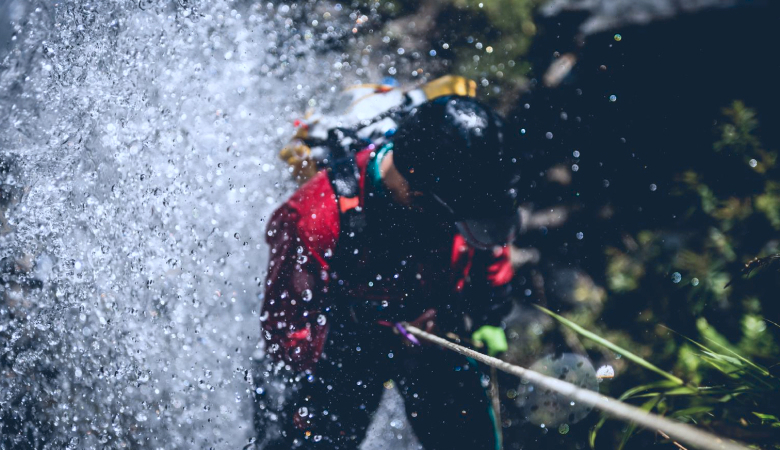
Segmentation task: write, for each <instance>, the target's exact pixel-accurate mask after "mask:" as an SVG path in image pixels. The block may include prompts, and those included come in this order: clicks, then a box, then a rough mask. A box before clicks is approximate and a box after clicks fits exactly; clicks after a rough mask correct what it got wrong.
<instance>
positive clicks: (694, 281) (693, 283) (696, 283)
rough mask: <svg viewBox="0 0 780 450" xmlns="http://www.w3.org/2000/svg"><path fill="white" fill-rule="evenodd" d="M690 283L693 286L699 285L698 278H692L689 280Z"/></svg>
mask: <svg viewBox="0 0 780 450" xmlns="http://www.w3.org/2000/svg"><path fill="white" fill-rule="evenodd" d="M691 284H692V285H694V286H698V285H699V279H698V278H693V279H692V280H691Z"/></svg>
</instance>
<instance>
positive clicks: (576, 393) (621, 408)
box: [404, 324, 750, 450]
mask: <svg viewBox="0 0 780 450" xmlns="http://www.w3.org/2000/svg"><path fill="white" fill-rule="evenodd" d="M404 327H405V328H406V331H408V332H409V333H411V334H413V335H415V336H417V337H419V338H421V339H425V340H426V341H429V342H432V343H434V344H436V345H439V346H441V347H444V348H447V349H449V350H452V351H454V352H457V353H460V354H461V355H464V356H468V357H469V358H473V359H475V360H477V361H479V362H481V363H483V364H486V365H488V366H490V367H495V368H496V369H498V370H501V371H503V372H506V373H509V374H512V375H515V376H517V377H520V378H525V379H526V380H528V381H530V382H532V383H534V384H535V385H536V386H538V387H543V388H546V389H551V390H553V391H555V392H558V393H559V394H561V395H564V396H566V397H568V398H570V399H572V400H575V401H577V402H580V403H584V404H586V405H589V406H592V407H594V408H596V409H599V410H601V411H602V412H604V413H606V414H608V415H610V416H612V417H614V418H616V419H620V420H624V421H628V422H633V423H635V424H637V425H639V426H641V427H643V428H647V429H648V430H653V431H656V430H659V431H660V430H662V431H661V433H663V434H665V435H667V436H669V437H670V438H671V439H674V440H677V441H680V442H684V443H686V444H688V445H691V446H692V447H696V448H699V449H701V450H750V449H749V448H748V447H746V446H745V445H744V444H741V443H737V442H733V441H727V440H724V439H723V438H721V437H718V436H716V435H714V434H712V433H708V432H706V431H702V430H699V429H697V428H694V427H692V426H690V425H688V424H685V423H682V422H675V421H673V420H669V419H667V418H665V417H661V416H658V415H656V414H653V413H650V412H647V411H643V410H641V409H639V408H637V407H636V406H632V405H629V404H626V403H623V402H621V401H619V400H617V399H614V398H611V397H607V396H605V395H601V394H599V393H598V392H594V391H589V390H587V389H582V388H579V387H577V386H575V385H573V384H571V383H568V382H566V381H563V380H559V379H557V378H553V377H548V376H547V375H542V374H540V373H539V372H534V371H533V370H529V369H526V368H523V367H520V366H515V365H513V364H509V363H508V362H506V361H502V360H500V359H498V358H493V357H492V356H487V355H485V354H482V353H479V352H476V351H474V350H471V349H470V348H466V347H463V346H461V345H458V344H455V343H453V342H450V341H447V340H445V339H442V338H440V337H439V336H436V335H433V334H430V333H426V332H425V331H423V330H421V329H419V328H417V327H414V326H412V325H409V324H404Z"/></svg>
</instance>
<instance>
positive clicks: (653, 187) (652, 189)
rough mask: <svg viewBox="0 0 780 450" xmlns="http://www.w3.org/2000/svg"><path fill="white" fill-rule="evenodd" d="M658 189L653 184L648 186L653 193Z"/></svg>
mask: <svg viewBox="0 0 780 450" xmlns="http://www.w3.org/2000/svg"><path fill="white" fill-rule="evenodd" d="M656 189H658V186H656V185H655V183H653V184H651V185H650V190H651V191H653V192H655V190H656Z"/></svg>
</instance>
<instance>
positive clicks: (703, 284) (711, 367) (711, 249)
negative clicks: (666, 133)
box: [545, 101, 780, 449]
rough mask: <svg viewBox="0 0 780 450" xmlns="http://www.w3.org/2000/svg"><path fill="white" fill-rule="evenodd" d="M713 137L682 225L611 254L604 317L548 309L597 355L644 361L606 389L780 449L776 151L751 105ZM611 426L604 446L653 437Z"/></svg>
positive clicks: (596, 433) (598, 439)
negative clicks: (766, 142) (779, 436)
mask: <svg viewBox="0 0 780 450" xmlns="http://www.w3.org/2000/svg"><path fill="white" fill-rule="evenodd" d="M713 133H714V136H715V139H714V142H713V146H712V149H713V150H712V157H711V160H709V161H707V164H701V165H698V166H696V167H691V168H689V169H688V170H684V171H682V172H681V173H680V174H678V175H677V177H676V180H677V181H676V186H674V188H673V190H672V192H673V198H674V197H676V199H677V200H679V201H680V204H686V205H690V206H689V209H688V210H687V212H686V214H685V216H684V217H682V218H681V220H680V222H679V223H676V224H674V225H673V226H670V227H669V228H660V227H659V228H650V227H648V228H647V229H645V230H643V231H639V232H636V233H634V234H632V235H625V236H624V237H623V238H622V240H621V243H622V245H617V244H615V245H610V246H607V248H606V249H605V256H606V265H605V273H604V282H605V285H606V287H607V288H608V291H607V295H606V300H605V301H604V304H603V309H601V310H599V311H597V312H596V313H595V314H594V313H589V312H587V311H585V312H583V311H582V310H579V311H577V310H575V311H572V312H569V313H562V314H555V313H552V312H549V311H547V310H545V312H547V313H548V314H549V315H550V316H551V317H553V318H555V319H556V320H557V321H558V322H559V323H560V324H562V325H564V326H565V327H567V328H569V329H571V330H573V331H574V332H575V333H577V334H578V335H580V336H582V337H584V338H586V339H587V341H585V343H584V347H585V348H586V349H587V350H589V351H602V352H603V349H608V350H610V351H612V352H616V353H619V354H620V355H622V356H623V357H624V358H623V359H622V361H626V362H630V363H633V364H630V365H629V366H626V367H624V368H623V370H622V371H621V372H622V374H621V376H619V377H616V378H615V380H613V381H611V382H610V383H608V384H606V385H604V384H602V388H603V389H606V390H607V392H606V393H609V394H611V395H614V396H619V397H620V398H621V399H622V400H625V401H628V402H632V403H634V404H636V405H637V406H639V407H642V408H645V409H648V410H653V411H655V412H656V413H659V414H663V415H666V416H668V417H671V418H675V419H677V420H681V421H685V422H691V423H695V424H696V425H697V426H700V427H704V428H707V429H710V430H711V431H713V432H715V433H716V434H719V435H721V436H724V437H727V438H733V439H736V440H740V441H744V442H747V443H750V444H753V445H758V446H761V448H775V449H780V440H778V439H777V438H776V437H775V436H776V435H777V428H778V427H780V422H779V421H778V417H780V370H779V369H780V327H778V326H775V323H776V322H777V320H778V313H780V305H778V304H777V291H778V289H779V288H780V276H778V266H780V264H778V262H780V258H779V257H777V256H773V255H774V254H776V253H779V252H778V246H779V245H780V243H779V242H778V231H780V182H778V181H776V180H778V179H780V176H778V175H780V174H779V173H778V168H777V166H776V161H777V152H776V151H775V150H768V149H766V148H764V146H763V144H762V142H761V139H760V122H759V118H758V117H757V116H756V114H755V112H754V111H753V110H752V109H750V108H749V107H747V106H746V105H745V104H744V103H742V102H739V101H735V102H733V103H732V104H731V105H730V106H729V107H728V108H724V109H723V110H722V117H721V120H719V121H718V123H717V124H716V125H715V127H714V129H713ZM724 176H729V177H732V178H731V179H724ZM754 258H757V259H754ZM746 262H749V263H748V264H747V265H744V266H743V264H744V263H746ZM633 317H636V318H638V319H637V320H632V319H631V318H633ZM672 330H674V331H672ZM589 344H596V346H597V347H601V350H599V349H598V348H594V347H592V346H591V345H589ZM659 377H661V380H660V381H659ZM678 380H679V381H678ZM682 380H685V382H684V383H683V382H682ZM621 392H622V395H620V394H621ZM610 422H611V421H607V420H606V419H605V418H602V419H601V420H600V421H598V422H597V423H596V424H595V425H594V426H593V427H592V428H591V434H590V436H589V438H590V443H591V446H592V447H593V448H623V447H624V446H625V448H631V447H632V444H631V443H629V439H630V438H631V437H632V436H633V435H635V434H636V433H639V434H643V433H641V432H640V431H637V430H635V429H634V427H632V426H628V427H627V428H626V427H625V426H623V427H615V426H610ZM647 438H648V439H650V437H649V436H647Z"/></svg>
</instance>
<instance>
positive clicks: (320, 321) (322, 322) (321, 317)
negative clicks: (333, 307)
mask: <svg viewBox="0 0 780 450" xmlns="http://www.w3.org/2000/svg"><path fill="white" fill-rule="evenodd" d="M326 323H328V319H327V318H326V317H325V316H324V315H323V314H320V315H319V316H317V325H320V326H322V325H325V324H326Z"/></svg>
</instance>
